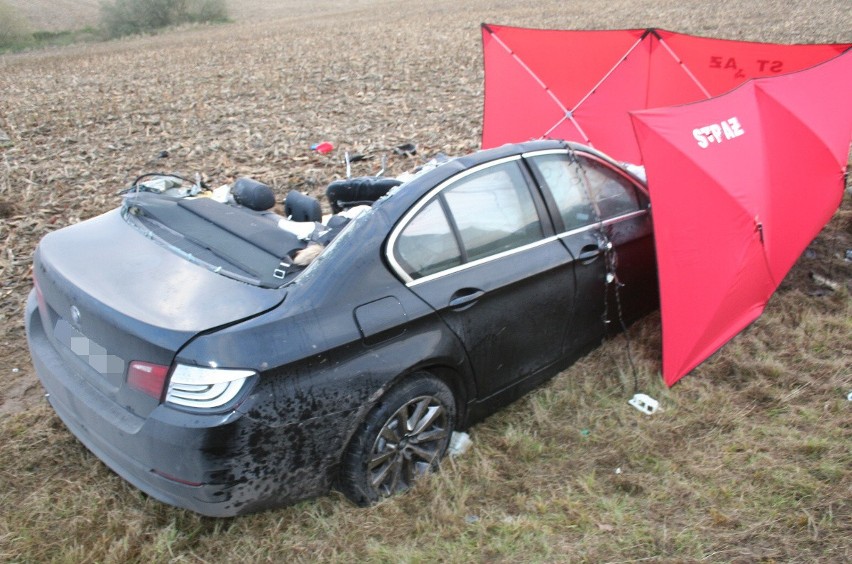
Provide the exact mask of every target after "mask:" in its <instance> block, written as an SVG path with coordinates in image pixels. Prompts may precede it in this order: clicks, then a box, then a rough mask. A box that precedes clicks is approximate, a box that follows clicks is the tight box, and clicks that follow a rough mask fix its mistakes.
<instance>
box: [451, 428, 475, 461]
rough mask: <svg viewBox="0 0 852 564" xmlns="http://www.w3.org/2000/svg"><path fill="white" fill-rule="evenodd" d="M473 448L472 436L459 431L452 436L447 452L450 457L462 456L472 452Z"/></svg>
mask: <svg viewBox="0 0 852 564" xmlns="http://www.w3.org/2000/svg"><path fill="white" fill-rule="evenodd" d="M472 446H473V441H472V440H470V435H468V434H467V433H462V432H459V431H453V434H452V435H450V446H448V447H447V452H448V453H449V454H450V456H460V455H462V454H464V453H466V452H467V451H469V450H470V447H472Z"/></svg>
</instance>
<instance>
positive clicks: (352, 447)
mask: <svg viewBox="0 0 852 564" xmlns="http://www.w3.org/2000/svg"><path fill="white" fill-rule="evenodd" d="M429 382H432V384H431V387H432V389H435V390H436V393H435V394H434V396H435V398H441V399H445V400H447V401H449V402H451V404H452V405H451V406H448V407H449V409H448V418H449V419H450V421H449V423H450V428H449V429H448V431H449V433H450V434H452V432H453V431H454V430H455V429H457V428H459V427H460V426H461V425H463V422H464V420H465V416H466V415H465V413H466V410H465V406H466V402H465V400H464V398H465V397H467V395H466V392H465V390H464V386H463V384H462V382H461V378H460V377H459V375H458V373H456V372H455V371H454V370H453V369H451V368H449V367H446V366H429V367H418V368H414V369H412V370H410V371H408V372H406V373H404V374H401V375H400V376H399V377H397V378H395V379H393V380H392V381H390V382H389V383H388V385H387V386H386V387H385V388H384V390H383V391H382V393H381V395H379V396H378V397H377V398H376V400H375V401H374V402H372V403H371V404H370V406H369V408H368V409H365V411H364V415H363V417H361V419H360V421H359V422H358V425H356V426H355V429H354V430H353V432H352V434H351V436H350V437H349V438H348V440H347V442H346V447H345V448H344V449H343V451H342V453H341V461H340V462H341V463H340V466H339V469H338V472H337V476H338V477H337V479H336V487H337V489H339V490H340V491H341V492H343V493H344V495H346V496H347V497H348V498H349V499H350V500H352V501H353V502H355V503H357V504H358V505H369V504H371V503H373V502H375V501H377V500H378V499H379V498H378V497H376V496H375V492H368V491H367V488H366V487H365V483H364V482H363V481H360V485H359V479H358V476H357V474H358V472H357V470H356V468H357V467H358V465H359V464H360V463H361V462H362V460H361V457H363V456H364V454H365V453H364V451H365V448H371V447H372V444H370V443H371V442H372V441H373V440H375V437H376V435H375V433H376V426H377V423H379V422H380V420H382V424H386V423H384V422H383V420H384V418H386V417H387V415H388V413H389V409H390V410H391V411H393V410H395V409H396V408H397V404H401V400H402V398H406V397H407V396H406V395H405V394H406V393H407V391H408V390H410V389H412V388H413V389H421V390H422V389H429V388H430V384H429ZM424 385H425V387H424ZM441 389H443V390H445V391H444V392H442V391H441ZM446 392H449V396H450V397H447V394H446ZM426 395H427V396H428V395H430V394H428V393H427V394H426ZM389 406H392V407H390V408H389ZM447 440H448V439H447ZM444 448H446V445H445V447H444ZM382 495H384V494H382ZM380 497H381V496H380Z"/></svg>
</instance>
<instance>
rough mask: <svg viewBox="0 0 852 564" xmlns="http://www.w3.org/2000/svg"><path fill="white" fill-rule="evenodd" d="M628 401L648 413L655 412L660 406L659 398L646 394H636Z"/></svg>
mask: <svg viewBox="0 0 852 564" xmlns="http://www.w3.org/2000/svg"><path fill="white" fill-rule="evenodd" d="M627 403H629V404H630V405H632V406H633V407H635V408H636V409H638V410H639V411H641V412H642V413H644V414H646V415H651V414H653V413H654V412H655V411H657V408H658V407H659V406H660V404H659V402H658V401H657V400H655V399H654V398H652V397H651V396H648V395H645V394H635V395H634V396H633V397H632V398H630V399H629V400H627Z"/></svg>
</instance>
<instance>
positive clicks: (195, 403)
mask: <svg viewBox="0 0 852 564" xmlns="http://www.w3.org/2000/svg"><path fill="white" fill-rule="evenodd" d="M255 374H256V372H255V371H253V370H239V369H231V368H204V367H201V366H188V365H186V364H177V365H175V369H174V372H172V377H171V379H170V380H169V389H168V391H167V392H166V401H167V402H168V403H172V404H175V405H182V406H185V407H196V408H201V409H211V408H217V407H221V406H223V405H225V404H227V403H229V402H230V401H231V400H233V399H234V398H235V397H237V394H238V393H239V392H240V390H241V389H242V388H243V385H244V384H245V383H246V381H247V380H248V379H249V378H251V377H252V376H254V375H255Z"/></svg>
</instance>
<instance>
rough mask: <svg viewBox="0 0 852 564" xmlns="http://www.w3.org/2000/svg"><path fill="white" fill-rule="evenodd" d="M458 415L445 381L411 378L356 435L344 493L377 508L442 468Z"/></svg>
mask: <svg viewBox="0 0 852 564" xmlns="http://www.w3.org/2000/svg"><path fill="white" fill-rule="evenodd" d="M456 414H457V409H456V401H455V397H454V396H453V392H452V390H451V389H450V388H449V386H447V384H445V383H444V382H443V381H442V380H440V379H439V378H436V377H435V376H433V375H431V374H428V373H424V372H418V373H415V374H412V375H411V376H409V377H408V378H406V379H405V380H404V381H403V382H401V383H400V384H398V385H397V386H395V387H394V388H392V389H391V390H390V391H389V392H388V393H387V394H385V396H384V397H382V399H381V400H380V401H379V403H378V404H377V405H376V406H375V407H374V408H373V410H372V411H371V412H370V414H369V415H368V416H367V418H366V420H365V421H364V423H363V424H362V425H361V427H360V428H359V430H358V431H357V432H356V433H355V435H354V436H353V437H352V440H351V441H350V443H349V447H348V448H347V449H346V452H345V454H344V456H343V464H342V472H341V480H340V489H341V491H342V492H343V494H344V495H346V497H348V498H349V499H350V500H352V502H353V503H355V504H357V505H361V506H367V505H371V504H373V503H375V502H376V501H378V500H380V499H382V498H384V497H387V496H390V495H393V494H396V493H399V492H402V491H405V490H407V489H408V488H410V487H411V486H412V484H413V482H414V480H415V479H417V477H419V476H421V475H423V474H425V473H427V472H430V471H433V470H435V469H437V467H438V463H439V461H440V460H441V458H442V457H443V456H444V454H445V453H446V451H447V446H448V445H449V442H450V436H451V435H452V432H453V429H454V427H455V424H456ZM401 429H402V430H401Z"/></svg>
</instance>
